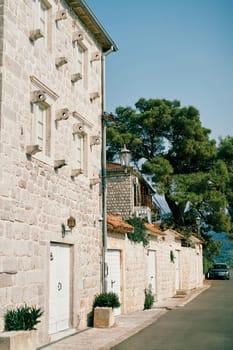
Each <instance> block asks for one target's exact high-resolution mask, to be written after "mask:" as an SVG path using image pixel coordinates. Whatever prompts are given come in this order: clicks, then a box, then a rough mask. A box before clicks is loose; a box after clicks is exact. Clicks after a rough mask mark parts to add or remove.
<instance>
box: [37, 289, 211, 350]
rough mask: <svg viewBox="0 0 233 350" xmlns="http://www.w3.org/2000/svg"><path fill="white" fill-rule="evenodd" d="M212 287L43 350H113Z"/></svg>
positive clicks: (53, 344) (76, 334)
mask: <svg viewBox="0 0 233 350" xmlns="http://www.w3.org/2000/svg"><path fill="white" fill-rule="evenodd" d="M208 287H210V284H209V283H205V284H204V285H203V287H201V288H198V289H195V290H193V291H191V292H189V293H188V294H185V295H179V296H177V297H173V298H169V299H167V300H165V301H161V302H156V303H155V304H154V307H153V309H150V310H145V311H138V312H134V313H131V314H127V315H120V316H118V317H117V318H116V325H115V326H114V327H112V328H105V329H100V328H87V329H85V330H83V331H79V332H77V333H75V334H73V335H70V336H69V337H66V338H63V339H61V340H58V341H56V342H54V343H52V344H50V345H48V346H43V347H41V348H39V349H41V350H42V349H43V350H109V349H111V347H113V346H115V345H117V344H119V343H121V342H122V341H124V340H125V339H127V338H129V337H130V336H132V335H134V334H136V333H137V332H139V331H140V330H142V329H143V328H145V327H147V326H149V325H150V324H152V323H153V322H155V321H156V320H157V319H158V318H159V317H160V316H161V315H163V314H164V313H166V312H168V311H169V310H172V309H174V308H176V307H182V306H184V305H186V304H187V303H188V302H190V301H191V300H192V299H194V298H195V297H196V296H198V295H199V294H200V293H202V292H203V291H205V290H206V289H207V288H208Z"/></svg>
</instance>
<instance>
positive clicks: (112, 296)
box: [93, 292, 121, 328]
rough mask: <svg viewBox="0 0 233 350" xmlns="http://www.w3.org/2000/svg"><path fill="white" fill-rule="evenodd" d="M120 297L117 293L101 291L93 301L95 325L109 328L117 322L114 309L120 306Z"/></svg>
mask: <svg viewBox="0 0 233 350" xmlns="http://www.w3.org/2000/svg"><path fill="white" fill-rule="evenodd" d="M120 305H121V304H120V301H119V297H118V295H117V294H116V293H113V292H108V293H100V294H98V295H96V296H95V300H94V302H93V310H94V327H96V328H109V327H112V326H113V325H114V323H115V319H114V315H113V309H114V308H117V307H120Z"/></svg>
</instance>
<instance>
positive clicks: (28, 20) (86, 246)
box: [0, 0, 102, 344]
mask: <svg viewBox="0 0 233 350" xmlns="http://www.w3.org/2000/svg"><path fill="white" fill-rule="evenodd" d="M49 2H50V5H51V8H50V10H49V11H50V18H51V26H50V31H51V32H50V36H51V45H50V47H49V49H45V48H44V47H43V45H42V44H41V42H40V40H37V41H35V42H31V41H30V40H29V32H30V30H31V29H32V28H33V25H34V24H33V16H34V8H33V6H34V5H33V4H34V1H22V0H20V1H1V3H2V4H3V6H4V8H3V7H2V6H1V13H0V19H1V22H0V29H1V32H2V29H3V28H2V15H1V14H2V11H4V30H3V33H4V35H3V39H1V40H3V41H1V45H0V47H3V55H2V66H1V76H2V79H1V96H2V98H1V106H0V108H1V130H0V132H1V136H0V140H1V144H0V329H1V330H2V329H3V315H4V314H5V312H6V310H7V309H9V308H15V307H17V306H19V305H22V304H23V303H27V304H30V305H31V304H32V305H36V306H38V307H41V308H42V309H43V310H44V315H43V317H42V322H41V324H39V326H38V328H39V339H40V342H41V344H43V343H45V342H47V341H48V340H49V337H48V318H49V302H48V300H49V261H50V256H49V254H50V250H49V249H50V243H51V242H58V243H64V244H69V245H70V246H71V248H72V256H71V266H72V272H71V276H72V280H71V284H72V288H71V291H72V293H71V294H72V295H71V304H72V311H71V318H70V319H71V327H73V328H77V327H78V328H82V327H85V326H86V322H87V314H88V312H90V310H91V308H92V302H93V299H94V295H95V294H96V293H98V292H99V291H100V289H101V276H100V271H101V237H102V235H101V224H100V223H99V222H98V220H97V219H96V218H97V217H99V216H100V215H101V197H100V188H99V185H98V184H97V185H95V186H90V179H91V178H96V177H98V176H99V173H100V168H101V146H100V145H95V146H92V147H90V139H91V136H92V135H99V134H100V132H101V117H100V116H101V113H102V109H101V108H102V107H101V60H100V61H95V62H91V61H90V57H91V54H92V53H93V51H99V50H100V48H99V47H98V45H97V43H96V42H95V40H94V39H93V37H92V36H91V34H90V33H89V32H87V31H86V30H85V28H83V27H82V24H81V22H80V21H79V19H78V18H77V17H76V16H75V14H74V13H73V11H72V10H69V9H68V8H67V5H66V2H63V1H61V2H59V4H58V2H57V1H55V0H49ZM63 6H64V8H65V9H67V10H69V11H68V12H67V13H68V18H67V19H65V20H62V21H59V22H56V21H55V14H56V12H57V10H58V9H60V8H62V7H63ZM78 28H81V29H82V30H83V32H84V43H85V46H86V49H87V75H88V76H87V84H86V85H84V84H83V83H82V81H79V82H77V83H75V84H73V83H71V79H70V77H71V74H72V73H73V72H74V66H75V61H74V53H73V44H72V33H73V32H74V31H75V30H77V29H78ZM0 37H2V35H0ZM59 56H66V57H67V60H68V63H67V64H65V65H64V66H62V67H60V68H56V66H55V60H56V58H57V57H59ZM32 80H33V81H38V82H39V83H40V84H42V85H43V86H45V88H46V89H47V91H48V92H49V93H51V94H52V95H53V96H56V98H55V99H54V102H53V104H52V106H51V118H52V124H51V125H52V126H51V128H52V130H51V144H52V149H51V157H50V158H47V159H45V158H43V157H42V156H41V155H40V154H36V155H35V156H32V157H29V156H26V147H27V145H30V144H31V142H32V124H33V120H32V113H31V105H30V93H31V91H32V88H33V86H32ZM93 90H95V91H98V92H99V93H100V98H97V99H96V100H93V101H92V102H91V100H90V93H92V92H93ZM64 107H65V108H68V110H69V111H70V112H71V114H70V117H69V119H68V120H62V121H59V122H55V113H56V111H57V110H58V109H60V108H64ZM73 112H75V113H73ZM77 115H78V117H76V116H77ZM79 118H81V120H82V121H84V122H85V123H86V127H87V135H86V138H87V144H88V145H87V147H86V168H87V171H86V173H85V174H83V175H80V176H78V177H75V178H71V170H72V164H73V147H74V144H73V134H72V130H73V124H75V123H77V122H79V121H80V119H79ZM56 159H65V160H66V163H67V166H65V167H63V168H61V169H58V170H55V169H54V160H56ZM69 216H73V217H74V218H75V219H76V226H75V228H74V229H73V231H72V233H67V234H66V235H65V237H64V238H62V235H61V224H62V223H64V224H66V221H67V218H68V217H69Z"/></svg>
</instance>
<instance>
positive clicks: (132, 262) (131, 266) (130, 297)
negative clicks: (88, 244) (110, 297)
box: [108, 232, 203, 313]
mask: <svg viewBox="0 0 233 350" xmlns="http://www.w3.org/2000/svg"><path fill="white" fill-rule="evenodd" d="M108 249H117V250H119V251H120V252H121V275H122V278H121V284H122V285H121V302H122V312H123V313H130V312H134V311H138V310H142V309H143V307H144V300H145V295H144V290H145V288H148V287H149V285H148V267H149V266H148V264H149V259H148V250H151V251H153V252H154V253H155V255H154V256H155V261H154V263H155V302H156V301H162V300H166V299H167V298H171V297H173V296H174V295H175V294H176V292H177V291H180V290H184V291H188V290H191V289H194V288H198V287H200V286H201V285H202V283H203V273H202V249H201V245H199V244H198V245H196V247H195V248H191V247H188V248H186V247H182V246H181V241H179V240H177V239H176V238H175V237H174V235H173V234H171V233H169V232H168V233H167V234H166V235H165V236H155V235H151V236H150V241H149V245H148V246H147V247H143V245H142V243H134V242H132V241H130V240H129V239H128V237H127V235H126V234H116V233H115V234H114V235H113V234H108ZM171 251H172V252H173V253H174V260H173V261H172V260H171V255H170V254H171ZM176 260H177V261H176ZM177 264H178V265H177ZM176 268H178V269H179V279H178V281H176Z"/></svg>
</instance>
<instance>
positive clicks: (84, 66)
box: [72, 36, 88, 89]
mask: <svg viewBox="0 0 233 350" xmlns="http://www.w3.org/2000/svg"><path fill="white" fill-rule="evenodd" d="M80 51H81V57H82V58H81V60H80V61H81V62H78V59H79V58H80ZM73 60H74V61H73V62H74V63H73V66H74V72H73V74H72V76H76V77H77V80H76V81H78V80H79V84H81V85H82V86H83V87H84V88H85V89H87V88H88V48H87V45H86V44H85V38H84V36H82V38H81V39H80V40H75V39H74V40H73ZM80 66H81V68H80Z"/></svg>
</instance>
